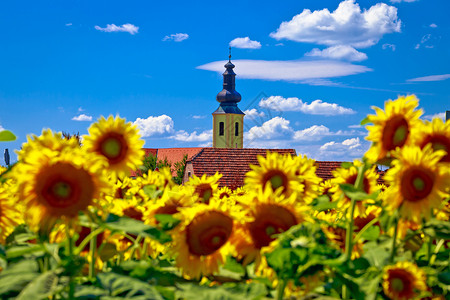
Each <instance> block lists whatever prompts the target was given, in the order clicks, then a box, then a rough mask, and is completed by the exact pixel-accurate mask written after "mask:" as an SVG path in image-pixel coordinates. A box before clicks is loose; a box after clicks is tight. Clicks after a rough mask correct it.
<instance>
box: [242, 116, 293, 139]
mask: <svg viewBox="0 0 450 300" xmlns="http://www.w3.org/2000/svg"><path fill="white" fill-rule="evenodd" d="M289 123H290V122H289V121H288V120H286V119H284V118H282V117H274V118H272V119H270V120H268V121H266V122H264V123H263V124H262V125H261V126H253V127H252V128H250V130H249V131H248V132H246V133H245V134H244V138H245V140H246V141H252V140H255V139H260V140H266V139H267V140H268V139H273V138H276V137H281V136H283V135H285V134H286V133H288V134H291V133H292V131H293V130H292V128H291V127H290V126H289Z"/></svg>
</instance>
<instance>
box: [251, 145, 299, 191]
mask: <svg viewBox="0 0 450 300" xmlns="http://www.w3.org/2000/svg"><path fill="white" fill-rule="evenodd" d="M258 162H259V165H250V168H251V169H252V170H251V171H249V172H247V174H246V175H245V179H244V181H245V185H246V186H247V188H248V190H255V191H258V190H265V189H267V188H270V189H271V190H274V191H275V190H277V189H281V190H282V191H283V194H284V195H285V196H286V197H289V196H290V195H291V194H292V193H294V192H296V193H301V192H303V184H302V183H301V182H300V179H299V178H298V177H297V176H296V175H295V165H294V163H293V161H292V158H289V157H288V156H287V155H281V154H278V153H277V152H273V153H270V152H267V154H266V156H265V157H264V156H261V155H259V156H258Z"/></svg>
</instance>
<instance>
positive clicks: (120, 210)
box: [106, 197, 154, 260]
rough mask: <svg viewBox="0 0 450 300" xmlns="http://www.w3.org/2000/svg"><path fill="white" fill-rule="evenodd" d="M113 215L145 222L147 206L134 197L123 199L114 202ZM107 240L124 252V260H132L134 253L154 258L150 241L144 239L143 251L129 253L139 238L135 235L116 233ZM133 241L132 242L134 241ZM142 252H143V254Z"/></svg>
mask: <svg viewBox="0 0 450 300" xmlns="http://www.w3.org/2000/svg"><path fill="white" fill-rule="evenodd" d="M110 212H111V213H113V214H115V215H117V216H120V217H128V218H130V219H134V220H136V221H141V222H144V219H145V218H144V213H145V206H144V205H142V204H141V201H140V199H137V198H136V197H133V198H131V199H128V198H127V199H123V200H117V201H114V203H113V207H112V208H111V210H110ZM106 238H107V240H108V241H110V242H111V243H113V244H115V245H116V248H117V249H118V250H119V251H122V252H123V256H124V259H125V260H126V259H129V258H131V254H132V253H134V254H135V255H136V256H137V257H142V256H143V255H145V254H150V255H152V256H153V257H154V253H153V248H152V246H151V245H150V243H149V239H143V240H141V242H140V245H141V246H142V249H139V248H138V249H136V251H134V252H133V251H127V250H129V249H130V247H131V246H132V245H133V244H134V242H135V241H133V240H136V239H137V238H138V236H136V235H134V234H130V233H129V234H128V236H124V235H123V234H120V233H114V234H112V235H108V236H107V237H106ZM131 238H132V239H133V240H132V239H131ZM141 250H142V252H141Z"/></svg>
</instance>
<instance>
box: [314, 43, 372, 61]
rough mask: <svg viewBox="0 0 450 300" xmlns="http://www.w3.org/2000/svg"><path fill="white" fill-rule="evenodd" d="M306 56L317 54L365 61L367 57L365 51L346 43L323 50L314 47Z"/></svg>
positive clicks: (324, 56) (325, 56) (317, 55)
mask: <svg viewBox="0 0 450 300" xmlns="http://www.w3.org/2000/svg"><path fill="white" fill-rule="evenodd" d="M305 56H315V57H323V58H330V59H344V60H348V61H363V60H366V59H367V55H366V54H365V53H362V52H359V51H358V50H356V49H355V48H353V47H351V46H346V45H338V46H333V47H329V48H326V49H323V50H320V49H318V48H314V49H312V50H311V51H310V52H308V53H306V54H305Z"/></svg>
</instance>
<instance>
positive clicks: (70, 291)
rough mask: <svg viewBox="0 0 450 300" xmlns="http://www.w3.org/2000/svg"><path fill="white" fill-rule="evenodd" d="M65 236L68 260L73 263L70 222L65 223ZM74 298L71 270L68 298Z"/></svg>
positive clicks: (70, 299)
mask: <svg viewBox="0 0 450 300" xmlns="http://www.w3.org/2000/svg"><path fill="white" fill-rule="evenodd" d="M65 225H66V226H65V227H66V236H67V256H68V257H69V259H70V262H71V263H73V240H72V234H71V233H70V228H71V226H70V224H69V223H66V224H65ZM72 299H75V282H74V278H73V274H72V271H71V273H70V276H69V300H72Z"/></svg>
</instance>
